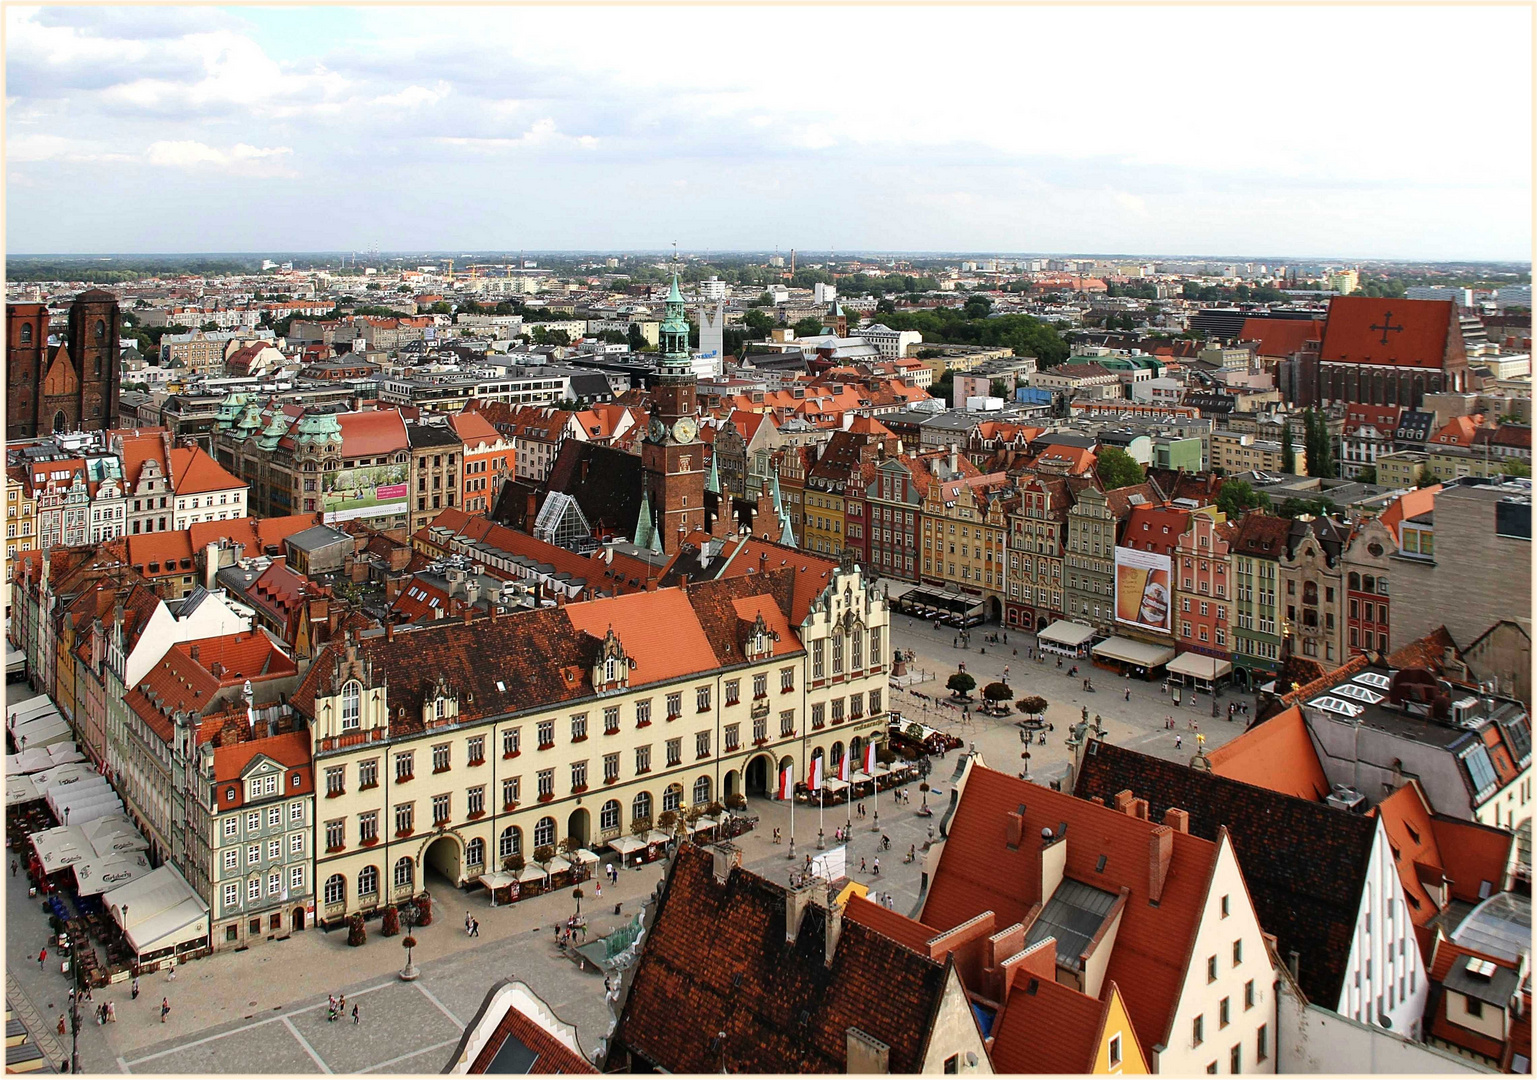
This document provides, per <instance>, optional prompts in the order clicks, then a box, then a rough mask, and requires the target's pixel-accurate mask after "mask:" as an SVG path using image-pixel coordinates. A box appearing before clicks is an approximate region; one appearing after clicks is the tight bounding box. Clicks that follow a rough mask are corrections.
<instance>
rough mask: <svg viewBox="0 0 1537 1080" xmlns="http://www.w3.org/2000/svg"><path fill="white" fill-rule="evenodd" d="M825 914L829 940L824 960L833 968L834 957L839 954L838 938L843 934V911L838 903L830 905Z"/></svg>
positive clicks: (825, 909)
mask: <svg viewBox="0 0 1537 1080" xmlns="http://www.w3.org/2000/svg"><path fill="white" fill-rule="evenodd" d="M823 913H824V915H825V916H826V919H827V921H826V927H827V940H826V947H825V949H824V951H823V954H822V959H823V960H824V961H825V962H826V964H827V966H828V967H832V966H833V957H834V956H836V955H837V954H838V938H839V937H840V936H841V935H842V933H843V909H842V908H841V907H839V906H838V905H837V904H836V903H828V904H827V906H826V908H824V909H823Z"/></svg>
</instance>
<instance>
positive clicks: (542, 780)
mask: <svg viewBox="0 0 1537 1080" xmlns="http://www.w3.org/2000/svg"><path fill="white" fill-rule="evenodd" d="M535 779H536V783H537V784H538V788H539V798H540V799H551V798H554V796H555V770H554V769H540V770H539V775H538V776H537V777H536V778H535Z"/></svg>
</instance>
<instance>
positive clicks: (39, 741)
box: [11, 712, 75, 750]
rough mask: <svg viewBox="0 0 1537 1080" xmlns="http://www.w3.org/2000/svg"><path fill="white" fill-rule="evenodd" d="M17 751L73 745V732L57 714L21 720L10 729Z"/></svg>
mask: <svg viewBox="0 0 1537 1080" xmlns="http://www.w3.org/2000/svg"><path fill="white" fill-rule="evenodd" d="M11 735H12V736H13V737H14V738H15V740H16V746H17V749H21V750H41V749H44V748H46V747H49V746H52V745H54V744H55V743H73V742H74V741H75V735H74V732H72V731H70V729H69V724H68V723H66V722H65V720H64V717H62V716H60V715H59V714H58V713H56V712H54V713H46V714H44V715H42V716H35V717H32V718H31V719H28V720H22V721H19V722H18V723H16V724H15V725H14V726H13V727H12V728H11Z"/></svg>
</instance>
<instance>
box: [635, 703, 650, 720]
mask: <svg viewBox="0 0 1537 1080" xmlns="http://www.w3.org/2000/svg"><path fill="white" fill-rule="evenodd" d="M649 723H651V699H650V698H647V699H646V700H645V701H637V702H636V703H635V726H636V727H645V726H646V725H647V724H649Z"/></svg>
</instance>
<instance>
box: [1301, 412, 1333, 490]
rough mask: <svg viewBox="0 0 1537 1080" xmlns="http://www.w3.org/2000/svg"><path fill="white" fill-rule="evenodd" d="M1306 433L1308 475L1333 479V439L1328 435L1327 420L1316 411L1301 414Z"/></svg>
mask: <svg viewBox="0 0 1537 1080" xmlns="http://www.w3.org/2000/svg"><path fill="white" fill-rule="evenodd" d="M1303 420H1304V421H1305V423H1306V425H1307V426H1306V429H1305V430H1306V432H1307V444H1306V445H1307V452H1308V475H1309V476H1318V477H1324V478H1326V479H1333V478H1334V476H1335V475H1336V473H1337V472H1338V470H1337V469H1336V468H1335V466H1334V438H1333V437H1332V436H1331V435H1330V434H1329V418H1328V417H1327V416H1325V415H1324V414H1323V412H1322V411H1320V410H1318V409H1309V410H1308V411H1307V412H1306V413H1304V414H1303Z"/></svg>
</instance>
